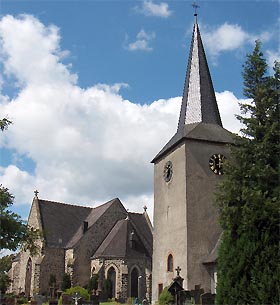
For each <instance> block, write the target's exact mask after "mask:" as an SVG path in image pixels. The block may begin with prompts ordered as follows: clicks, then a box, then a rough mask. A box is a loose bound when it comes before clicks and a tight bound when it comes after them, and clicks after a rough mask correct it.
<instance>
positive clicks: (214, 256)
mask: <svg viewBox="0 0 280 305" xmlns="http://www.w3.org/2000/svg"><path fill="white" fill-rule="evenodd" d="M222 236H223V233H221V235H220V237H219V239H218V241H217V243H216V245H215V246H214V248H213V249H212V251H211V252H210V253H209V255H208V256H207V257H206V258H205V259H204V260H203V264H215V263H217V261H218V250H219V247H220V245H221V242H222Z"/></svg>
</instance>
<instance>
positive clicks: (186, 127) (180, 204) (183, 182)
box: [12, 14, 233, 303]
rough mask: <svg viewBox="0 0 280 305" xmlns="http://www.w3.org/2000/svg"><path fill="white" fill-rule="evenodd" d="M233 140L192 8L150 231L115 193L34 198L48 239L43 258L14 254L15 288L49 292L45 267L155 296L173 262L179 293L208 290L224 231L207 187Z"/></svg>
mask: <svg viewBox="0 0 280 305" xmlns="http://www.w3.org/2000/svg"><path fill="white" fill-rule="evenodd" d="M232 142H233V139H232V134H231V133H230V132H229V131H227V130H226V129H224V128H223V126H222V122H221V118H220V114H219V110H218V106H217V101H216V98H215V92H214V89H213V84H212V80H211V75H210V72H209V68H208V64H207V60H206V55H205V52H204V48H203V44H202V40H201V35H200V31H199V26H198V23H197V16H196V14H195V22H194V27H193V36H192V41H191V47H190V54H189V60H188V67H187V72H186V78H185V84H184V91H183V99H182V105H181V111H180V114H179V122H178V129H177V132H176V133H175V135H174V136H173V137H172V138H171V139H170V141H169V142H168V143H167V144H166V145H165V146H164V147H163V148H162V150H160V152H159V153H158V154H157V155H156V156H155V157H154V159H153V160H152V163H153V164H154V228H153V229H152V226H151V223H150V220H149V218H148V215H147V213H146V211H144V213H143V214H137V213H127V211H126V210H125V209H124V207H123V205H122V204H121V202H120V201H119V200H118V199H114V200H112V201H109V202H107V203H105V204H103V205H101V206H99V207H97V208H93V209H92V208H87V207H80V206H79V207H78V206H72V205H66V204H62V203H57V202H49V201H45V200H41V199H39V198H38V197H37V196H35V198H34V200H33V204H32V208H31V212H30V217H29V221H28V222H29V225H30V226H34V227H36V228H40V229H43V230H45V239H44V240H43V242H42V243H41V245H40V246H41V253H40V255H38V256H36V257H30V256H29V254H28V253H20V255H19V257H18V261H15V262H14V263H13V268H12V278H13V283H12V289H13V290H14V291H16V292H18V291H19V290H20V289H22V290H23V291H25V293H26V294H29V293H30V294H33V293H35V292H40V293H42V292H46V291H47V289H48V278H49V275H50V274H51V273H53V274H55V275H56V277H57V278H58V279H59V278H61V276H62V274H63V273H64V272H68V273H69V274H71V278H72V283H73V285H77V284H79V285H82V286H83V285H86V284H87V282H88V281H89V279H90V277H91V276H92V275H93V274H99V275H100V277H101V278H102V279H104V278H110V279H111V280H112V282H113V283H114V284H113V295H114V296H115V297H116V298H123V299H125V298H126V297H130V296H134V297H136V296H138V297H139V296H140V297H144V296H148V299H149V301H152V302H153V303H155V302H156V301H157V300H158V298H159V295H160V293H161V291H162V290H163V289H164V287H167V286H169V285H170V284H171V283H172V280H173V279H174V278H175V276H176V272H175V268H176V267H177V266H179V267H180V268H176V269H177V270H181V274H180V276H181V277H182V278H183V279H184V281H183V288H184V289H185V290H194V289H197V288H199V289H201V291H203V292H205V293H206V292H212V293H214V292H215V285H216V266H217V248H218V245H219V240H220V236H221V233H222V231H221V228H220V226H219V224H218V211H217V208H216V207H215V206H214V192H215V190H216V186H217V183H219V182H220V181H221V179H222V178H223V162H224V160H225V159H227V158H229V157H230V156H229V145H230V144H232ZM152 232H153V236H152ZM152 265H153V270H152ZM151 272H152V277H151ZM151 281H152V285H151ZM151 286H152V292H151ZM150 296H152V297H151V298H150Z"/></svg>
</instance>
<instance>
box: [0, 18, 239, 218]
mask: <svg viewBox="0 0 280 305" xmlns="http://www.w3.org/2000/svg"><path fill="white" fill-rule="evenodd" d="M7 24H9V26H7ZM19 28H22V29H24V30H23V31H19V30H18V29H19ZM52 28H54V27H52ZM13 29H14V31H13ZM7 33H9V35H8V34H7ZM20 33H23V35H24V37H26V39H27V37H28V36H29V35H33V38H32V39H29V40H28V39H27V40H23V39H22V37H21V36H20ZM34 33H37V34H36V35H35V34H34ZM50 33H52V34H50ZM54 33H55V34H54ZM54 37H56V38H54ZM147 37H149V34H147V33H146V32H144V31H140V32H139V34H138V38H139V39H145V38H147ZM0 38H1V39H0V41H1V43H0V52H1V54H4V55H5V56H4V58H5V60H3V65H4V66H5V71H6V73H10V74H11V75H12V76H13V77H14V78H16V79H18V80H20V82H21V86H22V87H21V88H20V89H19V92H18V94H17V95H16V96H15V97H14V98H12V99H11V98H7V97H5V100H4V99H2V102H1V103H0V113H1V114H8V115H9V117H10V118H11V119H12V120H13V122H14V124H13V125H12V126H10V128H9V129H8V130H7V131H5V133H3V134H2V136H1V143H0V144H1V145H2V146H6V147H7V148H11V149H13V150H15V151H16V152H17V153H18V154H19V155H25V156H27V157H28V158H30V159H32V160H33V161H34V163H35V170H34V172H32V173H28V172H26V171H24V170H23V169H21V168H20V165H19V164H14V165H10V166H8V167H6V168H0V181H1V183H3V184H4V185H5V186H6V187H8V188H9V189H10V190H11V191H12V193H13V194H14V195H15V196H16V204H28V203H30V202H31V198H32V196H33V191H34V190H35V189H38V190H39V191H40V193H39V197H41V198H45V199H49V200H57V201H63V202H72V203H76V204H77V203H80V204H88V205H95V204H98V203H101V202H105V201H106V200H109V199H112V198H114V197H119V198H120V199H121V200H122V201H123V202H124V203H125V204H126V207H127V208H129V209H130V210H131V211H142V207H143V205H144V204H146V205H147V206H148V211H149V213H150V214H152V205H153V165H152V164H150V161H151V160H152V159H153V157H154V156H155V155H156V154H157V153H158V151H159V150H160V149H161V148H162V147H163V146H164V144H166V142H167V141H168V140H169V139H170V138H171V136H172V135H173V134H174V133H175V131H176V128H177V121H178V114H179V108H180V103H181V98H180V97H175V98H171V99H167V100H164V99H161V100H158V101H154V102H153V103H152V104H150V105H139V104H135V103H133V102H131V101H128V100H125V99H124V98H123V97H122V96H121V95H120V93H119V90H120V88H122V87H126V86H127V85H126V84H115V85H113V86H109V85H105V84H103V85H102V84H101V85H100V84H99V85H95V86H92V87H90V88H87V89H83V88H80V87H79V86H78V85H77V84H76V83H75V81H73V75H72V74H71V72H69V70H68V68H67V67H66V66H65V65H63V64H62V63H61V59H60V57H59V56H58V55H56V54H57V51H58V50H60V47H59V36H58V29H56V30H54V32H52V31H51V30H50V29H49V27H46V26H44V25H43V24H42V23H40V22H39V21H38V20H37V19H35V18H34V17H31V16H24V17H20V18H15V17H11V16H8V17H3V18H2V19H1V20H0ZM14 40H15V41H14ZM18 40H20V41H21V43H22V45H17V43H18ZM25 41H26V43H25ZM26 44H27V45H26ZM16 45H17V47H15V46H16ZM38 46H39V47H38ZM36 48H40V49H41V51H40V52H39V51H38V50H37V49H36ZM27 49H28V50H29V51H28V52H29V58H30V60H29V64H30V61H32V63H33V60H32V59H33V58H34V59H35V62H36V63H38V65H37V68H36V69H32V68H28V67H26V68H27V69H28V71H21V68H22V67H23V65H25V63H24V61H26V52H27V51H26V50H27ZM33 52H34V53H35V55H34V56H33ZM60 52H61V51H60ZM41 56H42V58H41ZM51 59H53V60H51ZM44 60H47V61H48V62H49V66H47V65H44V64H42V62H44ZM44 74H47V75H44ZM36 77H38V80H36ZM217 98H218V102H219V105H220V109H221V114H222V117H225V118H226V119H225V120H224V121H225V124H224V125H225V127H226V128H229V129H231V130H233V131H237V130H238V128H237V126H238V122H237V121H236V120H234V112H236V111H238V109H237V101H238V100H237V99H236V97H235V96H234V95H233V94H232V93H230V92H223V93H219V94H217ZM236 124H237V125H236Z"/></svg>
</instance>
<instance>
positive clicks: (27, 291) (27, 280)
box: [25, 257, 32, 297]
mask: <svg viewBox="0 0 280 305" xmlns="http://www.w3.org/2000/svg"><path fill="white" fill-rule="evenodd" d="M31 276H32V261H31V258H30V257H29V259H28V261H27V265H26V272H25V295H26V296H27V297H29V296H30V290H31Z"/></svg>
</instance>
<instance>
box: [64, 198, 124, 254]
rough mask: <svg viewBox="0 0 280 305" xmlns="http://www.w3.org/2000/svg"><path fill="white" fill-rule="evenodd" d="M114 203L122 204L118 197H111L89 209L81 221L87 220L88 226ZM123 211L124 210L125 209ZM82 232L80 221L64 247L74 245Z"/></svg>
mask: <svg viewBox="0 0 280 305" xmlns="http://www.w3.org/2000/svg"><path fill="white" fill-rule="evenodd" d="M114 203H117V204H120V205H121V206H122V204H121V202H120V200H119V199H118V198H115V199H112V200H110V201H108V202H106V203H104V204H102V205H100V206H98V207H96V208H93V209H91V212H90V214H88V215H87V217H86V218H85V219H83V221H86V222H88V227H89V228H90V227H91V226H92V225H93V224H94V223H95V222H96V221H97V220H98V219H99V217H100V216H101V215H102V214H103V213H105V211H106V210H107V209H108V208H109V207H110V206H111V205H112V204H114ZM124 212H126V211H125V209H124ZM83 234H84V233H83V222H82V223H81V224H80V226H79V227H78V229H77V231H76V232H75V234H74V235H73V237H72V238H71V240H69V242H68V243H67V245H66V248H72V247H73V246H75V244H76V243H77V242H78V241H79V240H80V238H81V237H82V236H83Z"/></svg>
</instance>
